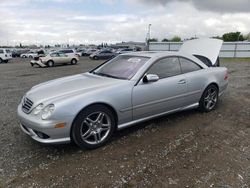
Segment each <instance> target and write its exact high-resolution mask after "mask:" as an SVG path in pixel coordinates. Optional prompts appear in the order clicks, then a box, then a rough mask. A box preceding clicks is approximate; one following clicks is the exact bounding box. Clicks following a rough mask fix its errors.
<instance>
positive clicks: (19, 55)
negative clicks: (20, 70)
mask: <svg viewBox="0 0 250 188" xmlns="http://www.w3.org/2000/svg"><path fill="white" fill-rule="evenodd" d="M29 51H30V50H27V49H20V50H19V49H16V50H13V51H12V57H21V54H25V53H27V52H29Z"/></svg>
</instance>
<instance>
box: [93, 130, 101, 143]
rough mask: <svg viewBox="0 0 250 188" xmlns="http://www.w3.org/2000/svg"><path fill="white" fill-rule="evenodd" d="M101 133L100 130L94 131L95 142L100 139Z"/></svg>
mask: <svg viewBox="0 0 250 188" xmlns="http://www.w3.org/2000/svg"><path fill="white" fill-rule="evenodd" d="M101 138H102V137H101V133H100V132H96V133H94V139H95V142H96V143H99V142H100V141H101Z"/></svg>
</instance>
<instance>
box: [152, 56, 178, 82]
mask: <svg viewBox="0 0 250 188" xmlns="http://www.w3.org/2000/svg"><path fill="white" fill-rule="evenodd" d="M148 74H156V75H158V76H159V78H160V79H162V78H167V77H171V76H176V75H179V74H181V67H180V63H179V60H178V58H176V57H171V58H164V59H161V60H159V61H157V62H156V63H155V64H154V65H153V66H152V67H151V68H150V69H149V70H148Z"/></svg>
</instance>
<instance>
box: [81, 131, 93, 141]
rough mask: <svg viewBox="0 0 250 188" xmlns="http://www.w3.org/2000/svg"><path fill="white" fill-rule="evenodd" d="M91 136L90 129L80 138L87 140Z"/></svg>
mask: <svg viewBox="0 0 250 188" xmlns="http://www.w3.org/2000/svg"><path fill="white" fill-rule="evenodd" d="M91 135H92V132H91V130H90V129H88V130H87V131H86V132H85V133H84V134H83V135H82V138H83V139H85V140H86V139H88V138H89V137H90V136H91Z"/></svg>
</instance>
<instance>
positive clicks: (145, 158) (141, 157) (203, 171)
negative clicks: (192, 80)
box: [0, 58, 250, 188]
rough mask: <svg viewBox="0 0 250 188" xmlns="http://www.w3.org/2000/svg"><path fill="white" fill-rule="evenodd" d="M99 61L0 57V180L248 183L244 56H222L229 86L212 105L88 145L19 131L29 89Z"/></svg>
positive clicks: (249, 109)
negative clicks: (53, 63)
mask: <svg viewBox="0 0 250 188" xmlns="http://www.w3.org/2000/svg"><path fill="white" fill-rule="evenodd" d="M100 63H101V61H90V60H88V59H87V58H82V60H81V62H80V63H79V64H78V65H75V66H70V65H69V66H59V67H55V68H33V67H31V66H30V65H29V64H28V60H23V59H16V60H13V61H12V62H10V63H8V64H0V80H1V82H0V86H1V87H0V88H1V90H0V99H1V100H0V112H1V113H0V126H1V131H0V148H1V151H0V187H25V188H26V187H223V188H230V187H250V61H249V60H223V61H222V65H223V66H226V67H228V69H229V73H230V85H229V88H228V90H227V92H226V93H225V95H224V96H223V97H222V98H221V100H220V102H219V105H218V107H217V109H216V110H215V111H213V112H211V113H200V112H199V111H197V110H191V111H186V112H182V113H178V114H173V115H169V116H166V117H163V118H159V119H155V120H152V121H149V122H147V123H144V124H140V125H138V126H135V127H131V128H128V129H126V130H123V131H121V132H118V133H117V134H116V136H114V138H113V139H112V141H111V143H110V144H108V145H106V146H105V147H102V148H99V149H96V150H93V151H85V150H80V149H78V148H77V147H75V146H73V145H71V144H68V145H59V146H44V145H40V144H38V143H37V142H35V141H33V140H31V139H30V138H29V137H28V136H26V135H25V134H24V133H22V131H21V130H20V128H19V125H18V119H17V117H16V108H17V105H18V103H19V102H20V100H21V98H22V96H23V94H24V93H25V92H26V91H27V90H29V89H30V88H31V87H32V86H33V85H35V84H38V83H40V82H44V81H47V80H51V79H54V78H58V77H62V76H66V75H72V74H76V73H80V72H85V71H87V70H90V69H91V68H93V67H95V66H96V65H98V64H100Z"/></svg>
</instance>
